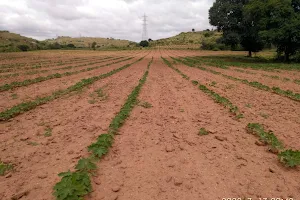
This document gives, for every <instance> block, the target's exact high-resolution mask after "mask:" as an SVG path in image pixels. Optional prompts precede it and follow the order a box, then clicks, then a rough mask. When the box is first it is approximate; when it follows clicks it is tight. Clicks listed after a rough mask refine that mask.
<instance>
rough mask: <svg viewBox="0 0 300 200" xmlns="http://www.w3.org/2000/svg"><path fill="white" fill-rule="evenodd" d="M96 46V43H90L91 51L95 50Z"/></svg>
mask: <svg viewBox="0 0 300 200" xmlns="http://www.w3.org/2000/svg"><path fill="white" fill-rule="evenodd" d="M96 45H97V42H93V43H92V49H94V50H96Z"/></svg>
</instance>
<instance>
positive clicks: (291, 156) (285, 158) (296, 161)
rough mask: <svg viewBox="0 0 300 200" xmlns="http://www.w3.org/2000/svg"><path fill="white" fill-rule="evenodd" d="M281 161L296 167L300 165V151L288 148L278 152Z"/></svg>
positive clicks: (288, 165)
mask: <svg viewBox="0 0 300 200" xmlns="http://www.w3.org/2000/svg"><path fill="white" fill-rule="evenodd" d="M278 158H279V160H280V162H281V163H283V164H284V165H286V166H287V167H296V166H298V165H300V151H294V150H291V149H290V150H286V151H282V152H281V153H280V154H278Z"/></svg>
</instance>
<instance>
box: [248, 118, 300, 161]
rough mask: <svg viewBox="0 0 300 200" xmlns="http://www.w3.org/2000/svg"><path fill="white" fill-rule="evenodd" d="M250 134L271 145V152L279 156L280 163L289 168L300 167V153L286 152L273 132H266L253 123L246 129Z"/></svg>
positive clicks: (259, 125)
mask: <svg viewBox="0 0 300 200" xmlns="http://www.w3.org/2000/svg"><path fill="white" fill-rule="evenodd" d="M246 130H247V132H248V133H251V134H254V135H256V136H258V137H259V140H260V141H261V142H263V143H264V144H266V145H269V150H270V151H271V152H273V153H275V154H278V158H279V161H280V162H281V163H283V164H284V165H285V166H287V167H295V166H297V165H300V151H298V150H296V151H294V150H291V149H288V150H285V149H284V145H283V143H282V142H281V141H280V140H279V139H278V138H277V137H276V136H275V135H274V133H273V132H272V131H268V132H266V131H265V130H264V128H263V126H262V125H261V124H258V123H251V124H248V125H247V128H246Z"/></svg>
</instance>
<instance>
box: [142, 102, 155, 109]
mask: <svg viewBox="0 0 300 200" xmlns="http://www.w3.org/2000/svg"><path fill="white" fill-rule="evenodd" d="M139 106H142V107H143V108H152V107H153V106H152V104H151V103H148V102H142V103H139Z"/></svg>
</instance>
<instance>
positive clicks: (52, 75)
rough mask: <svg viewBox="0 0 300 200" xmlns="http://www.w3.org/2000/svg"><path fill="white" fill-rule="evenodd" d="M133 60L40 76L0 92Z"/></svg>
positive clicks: (2, 89)
mask: <svg viewBox="0 0 300 200" xmlns="http://www.w3.org/2000/svg"><path fill="white" fill-rule="evenodd" d="M132 58H133V57H130V58H126V59H123V60H119V61H115V62H112V63H108V64H105V65H100V66H96V67H89V68H85V69H82V70H79V71H73V72H65V73H62V74H60V73H55V74H50V75H48V76H40V77H37V78H35V79H27V80H24V81H22V82H12V83H9V84H4V85H1V86H0V92H3V91H7V90H11V89H14V88H17V87H23V86H28V85H32V84H35V83H39V82H43V81H47V80H50V79H54V78H61V77H64V76H71V75H74V74H79V73H82V72H87V71H91V70H95V69H99V68H101V67H106V66H109V65H112V64H117V63H120V62H124V61H127V60H131V59H132Z"/></svg>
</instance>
